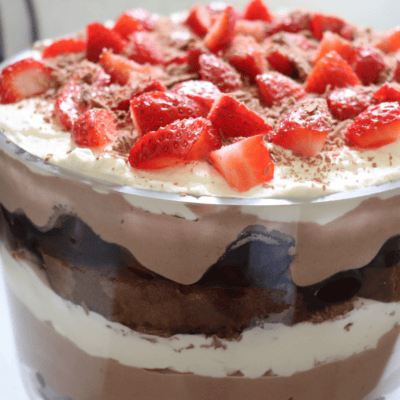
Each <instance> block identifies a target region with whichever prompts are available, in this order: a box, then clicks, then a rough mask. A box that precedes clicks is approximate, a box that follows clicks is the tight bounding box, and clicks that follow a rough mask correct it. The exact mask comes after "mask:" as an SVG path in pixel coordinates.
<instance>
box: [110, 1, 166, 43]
mask: <svg viewBox="0 0 400 400" xmlns="http://www.w3.org/2000/svg"><path fill="white" fill-rule="evenodd" d="M157 19H158V18H157V16H156V15H155V14H152V13H150V12H149V11H147V10H143V9H142V8H133V9H131V10H127V11H125V12H123V13H122V14H121V15H120V16H119V17H118V18H117V20H116V21H115V24H114V28H113V31H114V32H116V33H118V34H119V35H120V36H122V37H123V38H124V39H126V40H128V38H129V36H130V35H131V34H132V33H133V32H137V31H152V30H153V29H154V28H155V26H156V23H157Z"/></svg>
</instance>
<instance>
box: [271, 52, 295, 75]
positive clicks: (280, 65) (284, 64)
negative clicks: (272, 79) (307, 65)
mask: <svg viewBox="0 0 400 400" xmlns="http://www.w3.org/2000/svg"><path fill="white" fill-rule="evenodd" d="M266 60H267V61H268V64H269V65H270V67H271V68H272V69H273V70H275V71H278V72H280V73H281V74H283V75H286V76H292V75H293V74H294V73H295V72H296V65H295V64H294V62H293V61H292V60H291V59H290V58H289V56H288V54H287V52H285V51H284V49H282V48H281V47H280V46H272V47H271V48H270V49H269V50H268V51H267V55H266Z"/></svg>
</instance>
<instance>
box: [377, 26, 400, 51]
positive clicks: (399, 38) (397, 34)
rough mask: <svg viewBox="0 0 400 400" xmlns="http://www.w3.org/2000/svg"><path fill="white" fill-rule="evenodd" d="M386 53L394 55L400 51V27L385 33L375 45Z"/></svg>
mask: <svg viewBox="0 0 400 400" xmlns="http://www.w3.org/2000/svg"><path fill="white" fill-rule="evenodd" d="M375 47H377V48H378V49H379V50H382V51H383V52H384V53H392V52H395V51H397V50H399V49H400V26H398V27H396V28H393V29H389V30H388V31H386V32H384V33H383V35H382V37H381V38H380V39H379V41H378V42H377V43H376V44H375Z"/></svg>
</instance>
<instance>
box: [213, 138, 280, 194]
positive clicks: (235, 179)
mask: <svg viewBox="0 0 400 400" xmlns="http://www.w3.org/2000/svg"><path fill="white" fill-rule="evenodd" d="M210 161H211V164H212V165H213V166H214V168H215V169H216V170H217V171H218V172H219V173H220V174H221V175H222V176H223V177H224V179H225V180H226V182H227V183H228V185H229V186H231V187H232V188H234V189H236V190H238V191H239V192H247V191H248V190H250V189H251V188H253V187H254V186H258V185H260V184H262V183H264V182H268V181H270V180H271V179H272V178H273V177H274V164H273V162H272V161H271V159H270V155H269V151H268V149H267V147H266V146H265V145H264V136H263V135H257V136H253V137H250V138H246V139H243V140H240V141H238V142H235V143H233V144H230V145H228V146H225V147H222V148H221V149H219V150H215V151H213V152H211V153H210Z"/></svg>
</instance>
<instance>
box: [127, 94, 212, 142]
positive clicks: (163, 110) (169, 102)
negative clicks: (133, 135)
mask: <svg viewBox="0 0 400 400" xmlns="http://www.w3.org/2000/svg"><path fill="white" fill-rule="evenodd" d="M208 110H209V107H207V106H205V105H203V104H201V103H198V102H196V101H194V100H192V99H190V98H189V97H186V96H183V95H180V94H175V93H165V92H150V93H144V94H142V95H140V96H138V97H135V98H134V99H133V100H132V101H131V112H132V118H133V120H134V121H135V125H136V128H137V129H138V131H139V133H140V135H141V136H143V135H145V134H146V133H147V132H151V131H156V130H157V129H159V128H160V127H163V126H166V125H169V124H171V123H172V122H174V121H176V120H181V119H187V118H197V117H205V116H206V115H207V113H208Z"/></svg>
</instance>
